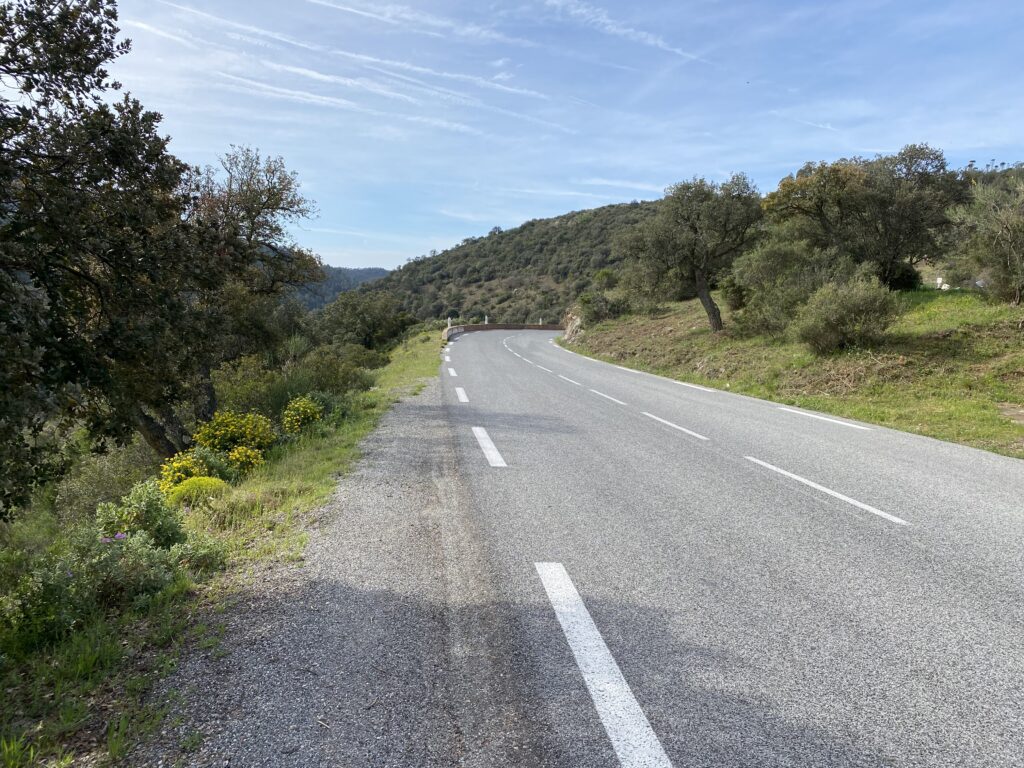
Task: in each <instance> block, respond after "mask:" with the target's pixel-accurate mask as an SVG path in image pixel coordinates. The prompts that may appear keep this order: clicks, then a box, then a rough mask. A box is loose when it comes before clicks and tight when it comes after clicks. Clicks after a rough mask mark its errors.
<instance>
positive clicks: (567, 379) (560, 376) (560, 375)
mask: <svg viewBox="0 0 1024 768" xmlns="http://www.w3.org/2000/svg"><path fill="white" fill-rule="evenodd" d="M558 378H560V379H565V380H566V381H568V382H569V383H570V384H575V385H576V386H577V387H582V386H583V385H582V384H580V383H579V382H578V381H573V380H572V379H570V378H569V377H568V376H563V375H562V374H558Z"/></svg>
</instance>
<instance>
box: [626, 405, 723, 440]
mask: <svg viewBox="0 0 1024 768" xmlns="http://www.w3.org/2000/svg"><path fill="white" fill-rule="evenodd" d="M640 413H642V414H643V415H644V416H647V417H648V418H651V419H654V420H655V421H660V422H661V423H662V424H664V425H665V426H667V427H672V429H678V430H679V431H680V432H685V433H686V434H688V435H690V436H691V437H696V438H697V439H698V440H707V439H709V438H706V437H704V435H702V434H700V433H699V432H694V431H693V430H692V429H687V428H686V427H680V426H679V425H678V424H673V423H672V422H671V421H668V420H667V419H663V418H661V417H660V416H655V415H654V414H653V413H648V412H647V411H640Z"/></svg>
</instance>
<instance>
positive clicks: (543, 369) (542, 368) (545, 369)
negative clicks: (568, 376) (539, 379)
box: [537, 363, 554, 373]
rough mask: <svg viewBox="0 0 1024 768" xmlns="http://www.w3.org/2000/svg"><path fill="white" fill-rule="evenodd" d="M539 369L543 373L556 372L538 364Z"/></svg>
mask: <svg viewBox="0 0 1024 768" xmlns="http://www.w3.org/2000/svg"><path fill="white" fill-rule="evenodd" d="M537 367H538V368H540V369H541V370H542V371H547V372H548V373H554V371H552V370H551V369H550V368H545V367H544V366H543V365H541V364H540V363H537Z"/></svg>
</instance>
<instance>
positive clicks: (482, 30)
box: [306, 0, 534, 47]
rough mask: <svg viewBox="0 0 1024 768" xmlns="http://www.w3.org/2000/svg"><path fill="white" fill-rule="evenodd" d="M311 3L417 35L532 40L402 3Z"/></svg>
mask: <svg viewBox="0 0 1024 768" xmlns="http://www.w3.org/2000/svg"><path fill="white" fill-rule="evenodd" d="M306 2H308V3H312V4H313V5H322V6H325V7H327V8H334V9H335V10H338V11H343V12H345V13H350V14H353V15H356V16H362V17H363V18H368V19H374V20H375V21H380V22H383V23H385V24H392V25H394V26H399V27H403V28H405V29H409V30H412V31H413V32H418V33H420V34H427V35H432V36H435V37H458V38H462V39H465V40H471V41H475V42H482V43H505V44H510V45H522V46H528V47H533V45H534V44H533V43H532V42H530V41H529V40H524V39H522V38H518V37H509V36H508V35H505V34H502V33H501V32H498V31H497V30H494V29H491V28H490V27H482V26H480V25H479V24H473V23H470V22H464V21H458V20H455V19H449V18H445V17H443V16H435V15H433V14H430V13H425V12H423V11H418V10H416V9H414V8H409V7H408V6H405V5H377V6H374V7H373V8H372V9H367V8H361V7H356V6H352V5H343V4H341V3H336V2H331V0H306Z"/></svg>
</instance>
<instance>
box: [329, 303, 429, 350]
mask: <svg viewBox="0 0 1024 768" xmlns="http://www.w3.org/2000/svg"><path fill="white" fill-rule="evenodd" d="M414 322H415V319H414V318H413V317H412V316H411V315H409V314H407V313H406V312H405V311H403V309H402V307H401V305H400V303H399V301H398V300H397V299H396V298H395V297H394V296H393V295H391V294H387V293H371V292H363V291H359V292H350V293H343V294H341V295H340V296H338V298H337V299H335V300H334V301H332V302H331V303H330V304H328V305H327V306H326V307H324V308H323V309H322V310H320V311H319V312H317V313H316V314H315V315H314V316H313V317H312V318H311V326H312V331H313V336H314V337H315V338H316V339H318V340H319V341H320V343H322V344H333V345H336V346H341V345H346V344H356V345H359V346H362V347H365V348H367V349H376V350H381V349H386V348H387V347H388V346H389V345H390V344H392V342H394V341H395V340H396V339H397V338H399V337H400V336H401V335H402V333H403V332H404V331H405V329H406V328H408V327H409V326H411V325H413V323H414Z"/></svg>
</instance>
